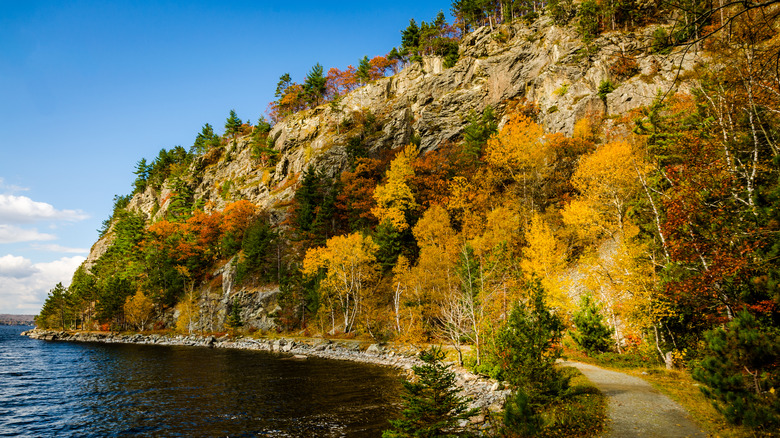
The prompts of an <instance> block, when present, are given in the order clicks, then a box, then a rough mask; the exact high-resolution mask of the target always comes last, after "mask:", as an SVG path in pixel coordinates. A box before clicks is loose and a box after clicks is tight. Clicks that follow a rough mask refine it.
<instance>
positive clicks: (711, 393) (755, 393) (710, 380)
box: [693, 310, 780, 431]
mask: <svg viewBox="0 0 780 438" xmlns="http://www.w3.org/2000/svg"><path fill="white" fill-rule="evenodd" d="M705 339H706V342H707V347H706V350H705V352H704V358H703V359H702V361H701V363H700V364H699V365H698V366H697V367H696V368H695V369H694V372H693V377H694V379H696V380H698V381H700V382H702V383H704V384H705V385H706V387H702V392H704V394H705V395H706V396H707V397H709V398H710V399H712V400H713V405H714V406H715V408H716V409H718V411H720V412H721V413H722V414H723V415H724V416H725V417H726V419H727V420H729V421H730V422H732V423H735V424H744V425H746V426H749V427H753V428H756V429H763V430H766V431H771V430H773V429H774V428H775V427H777V426H778V425H780V397H778V390H780V370H778V363H780V333H779V332H778V330H777V329H775V328H773V327H766V326H765V325H764V324H761V323H760V322H759V321H758V320H756V318H755V317H754V316H753V315H751V314H750V313H749V312H747V311H746V310H743V311H741V312H739V313H737V315H736V316H735V318H734V319H733V320H732V321H731V322H729V323H728V324H727V325H726V327H725V328H717V329H714V330H711V331H709V332H707V333H705ZM774 430H777V429H774Z"/></svg>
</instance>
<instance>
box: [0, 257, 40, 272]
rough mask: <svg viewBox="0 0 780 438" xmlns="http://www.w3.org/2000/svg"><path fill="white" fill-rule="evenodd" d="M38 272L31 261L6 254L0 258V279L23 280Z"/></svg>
mask: <svg viewBox="0 0 780 438" xmlns="http://www.w3.org/2000/svg"><path fill="white" fill-rule="evenodd" d="M36 272H38V271H37V270H36V269H35V268H34V267H33V264H32V262H31V261H29V260H27V259H26V258H24V257H19V256H13V255H11V254H8V255H6V256H3V257H0V277H11V278H24V277H29V276H31V275H33V274H35V273H36Z"/></svg>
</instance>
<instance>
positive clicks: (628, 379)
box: [561, 362, 707, 438]
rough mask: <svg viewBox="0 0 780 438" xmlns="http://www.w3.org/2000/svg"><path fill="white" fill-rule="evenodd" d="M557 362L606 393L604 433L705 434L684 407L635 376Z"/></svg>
mask: <svg viewBox="0 0 780 438" xmlns="http://www.w3.org/2000/svg"><path fill="white" fill-rule="evenodd" d="M561 365H564V366H570V367H574V368H577V369H578V370H580V371H581V372H582V374H584V375H585V377H587V378H588V379H589V380H590V381H591V382H593V384H594V385H596V387H597V388H598V389H599V390H600V391H601V392H602V393H604V395H606V396H607V399H608V401H609V404H608V407H607V416H608V417H609V423H608V426H607V427H608V430H607V432H606V433H605V435H604V436H605V437H608V438H612V437H615V438H618V437H619V438H623V437H644V438H661V437H663V438H666V437H669V438H677V437H680V438H682V437H701V438H704V437H706V436H707V434H706V433H704V432H702V430H701V429H700V428H699V427H698V426H697V425H696V424H695V423H694V422H693V421H691V419H690V417H689V415H688V413H687V412H686V411H685V409H683V408H682V407H681V406H680V405H679V404H677V403H675V402H674V401H672V400H671V399H669V397H667V396H665V395H663V394H661V393H660V392H658V391H657V390H656V389H654V388H653V387H652V386H650V384H649V383H647V382H646V381H644V380H642V379H640V378H638V377H634V376H629V375H627V374H623V373H619V372H616V371H608V370H605V369H603V368H599V367H597V366H595V365H588V364H584V363H579V362H563V363H562V364H561Z"/></svg>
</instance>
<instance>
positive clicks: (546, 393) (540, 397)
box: [495, 280, 568, 405]
mask: <svg viewBox="0 0 780 438" xmlns="http://www.w3.org/2000/svg"><path fill="white" fill-rule="evenodd" d="M529 292H530V293H531V298H530V301H529V303H528V304H527V306H520V305H516V306H515V307H514V309H512V313H511V314H510V315H509V319H508V320H507V322H506V325H505V326H504V328H503V329H502V330H501V331H500V332H499V333H498V336H497V337H496V347H495V348H496V351H498V352H501V353H500V356H501V359H500V360H501V362H502V368H503V370H504V377H505V378H506V379H507V380H508V381H509V382H510V383H511V384H512V385H513V386H514V387H516V388H518V389H521V390H523V391H524V392H525V393H526V394H527V395H528V396H529V397H530V400H531V403H532V405H541V404H544V403H546V402H547V401H549V400H551V399H554V398H555V397H557V396H559V395H560V394H562V393H563V391H565V389H566V388H567V387H568V379H567V378H565V377H564V376H563V375H562V374H561V373H560V371H559V370H558V369H556V368H555V367H554V365H555V361H556V360H557V359H558V358H559V357H561V349H560V347H558V344H559V343H560V340H561V335H562V333H563V329H564V325H563V321H561V318H560V317H559V316H558V315H556V314H554V313H552V312H551V311H550V310H549V309H548V308H547V305H546V304H545V302H544V295H545V291H544V288H543V287H542V285H541V282H540V281H539V280H534V281H532V282H531V283H530V285H529Z"/></svg>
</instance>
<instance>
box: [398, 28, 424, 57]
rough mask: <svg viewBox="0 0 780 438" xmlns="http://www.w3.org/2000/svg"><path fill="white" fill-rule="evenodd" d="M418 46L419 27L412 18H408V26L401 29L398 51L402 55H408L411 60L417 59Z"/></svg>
mask: <svg viewBox="0 0 780 438" xmlns="http://www.w3.org/2000/svg"><path fill="white" fill-rule="evenodd" d="M419 46H420V28H419V26H417V22H416V21H414V18H412V19H411V20H409V26H407V28H406V29H404V30H403V31H401V50H400V53H401V55H403V56H406V57H408V58H409V59H411V60H412V61H417V60H418V59H417V58H419V55H418V51H419V49H418V48H419Z"/></svg>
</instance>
